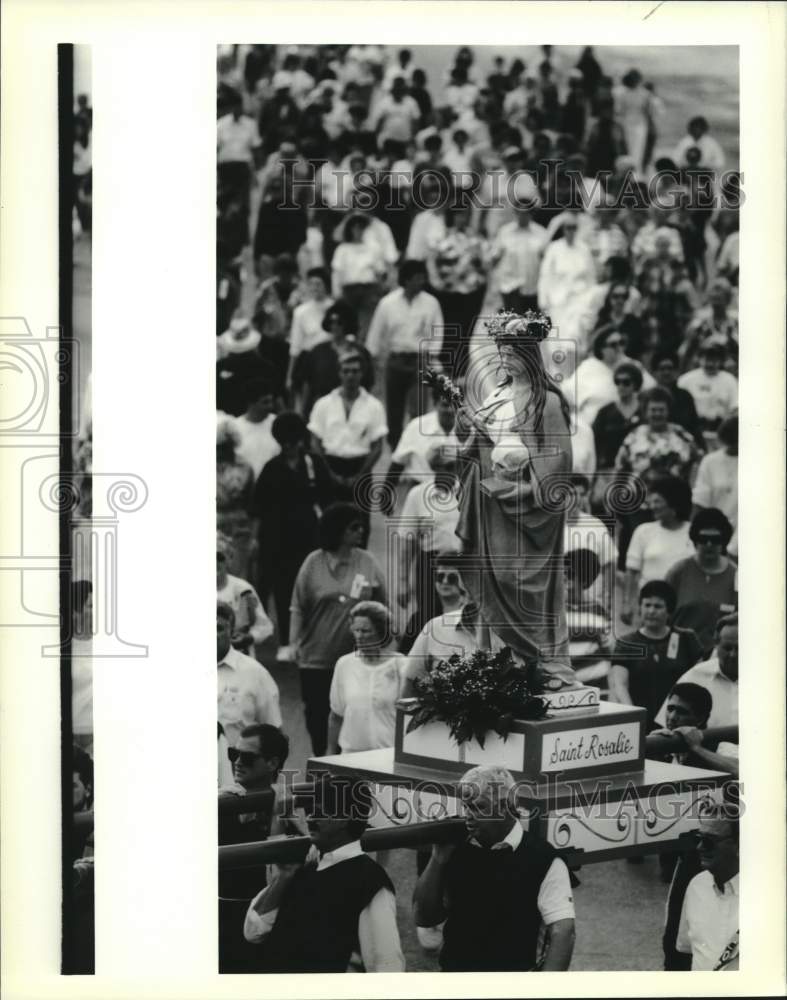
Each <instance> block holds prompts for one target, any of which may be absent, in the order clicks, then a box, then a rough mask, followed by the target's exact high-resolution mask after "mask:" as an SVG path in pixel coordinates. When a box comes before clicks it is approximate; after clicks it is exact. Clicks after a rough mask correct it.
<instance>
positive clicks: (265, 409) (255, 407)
mask: <svg viewBox="0 0 787 1000" xmlns="http://www.w3.org/2000/svg"><path fill="white" fill-rule="evenodd" d="M245 395H246V412H245V413H242V414H241V415H240V416H239V417H236V418H235V422H234V424H233V426H234V428H235V430H236V431H237V432H238V435H239V436H240V443H239V444H238V445H237V446H236V448H235V454H236V455H237V457H238V458H239V459H241V461H244V462H247V463H248V464H249V465H250V466H251V471H252V472H253V473H254V478H255V479H256V478H257V476H259V474H260V473H261V472H262V467H263V466H264V465H265V463H266V462H267V461H269V459H271V458H273V457H274V455H278V454H279V445H278V444H277V442H276V440H275V439H274V437H273V434H272V433H271V429H272V427H273V421H274V420H275V419H276V413H275V409H276V398H275V390H274V387H273V385H272V384H271V383H270V382H266V381H264V380H263V379H252V380H249V381H248V382H247V383H246V393H245Z"/></svg>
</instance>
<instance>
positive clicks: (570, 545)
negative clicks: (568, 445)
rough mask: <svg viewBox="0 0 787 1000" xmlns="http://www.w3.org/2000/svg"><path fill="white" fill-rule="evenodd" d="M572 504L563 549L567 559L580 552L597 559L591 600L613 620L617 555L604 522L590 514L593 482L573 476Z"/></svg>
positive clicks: (567, 516)
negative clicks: (583, 551)
mask: <svg viewBox="0 0 787 1000" xmlns="http://www.w3.org/2000/svg"><path fill="white" fill-rule="evenodd" d="M571 489H572V492H573V502H572V503H571V505H570V506H569V507H568V509H567V511H566V527H565V533H564V541H563V548H564V550H565V552H566V555H568V554H569V553H571V552H573V551H575V550H577V549H589V550H590V551H591V552H592V553H593V554H594V555H595V556H596V558H597V559H598V564H599V571H598V577H597V578H596V579H595V581H594V582H593V583H592V584H591V588H592V589H591V591H590V594H589V595H586V596H589V597H593V598H595V599H596V600H598V601H599V602H600V603H601V604H602V605H603V607H604V608H605V610H606V613H607V615H608V616H609V617H610V619H611V618H612V599H613V597H614V595H615V563H616V562H617V558H618V551H617V549H616V547H615V540H614V538H613V537H612V534H611V533H610V531H609V529H608V528H607V526H606V525H605V524H604V522H603V521H602V520H601V519H600V518H598V517H596V516H595V515H594V514H591V513H590V480H589V479H588V477H587V476H583V475H581V474H578V473H574V474H573V475H572V476H571Z"/></svg>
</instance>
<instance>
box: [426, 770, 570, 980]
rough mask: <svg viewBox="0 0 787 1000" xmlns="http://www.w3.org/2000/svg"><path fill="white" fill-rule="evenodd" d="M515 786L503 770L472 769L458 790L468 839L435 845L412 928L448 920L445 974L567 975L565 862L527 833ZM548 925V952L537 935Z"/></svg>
mask: <svg viewBox="0 0 787 1000" xmlns="http://www.w3.org/2000/svg"><path fill="white" fill-rule="evenodd" d="M514 789H515V782H514V779H513V777H512V775H511V774H510V773H509V772H508V771H507V770H506V769H505V768H503V767H492V766H485V767H474V768H472V769H471V770H469V771H467V772H466V773H465V774H464V775H463V777H462V779H461V782H460V786H459V790H460V794H461V797H462V806H463V809H464V813H465V825H466V827H467V833H468V838H467V840H465V841H464V842H463V843H462V844H460V845H458V846H454V845H452V844H439V845H438V844H435V845H434V846H433V848H432V856H431V859H430V861H429V864H428V865H427V867H426V869H425V870H424V872H423V873H422V874H421V876H420V877H419V879H418V883H417V884H416V887H415V892H414V894H413V901H414V916H415V922H416V924H417V925H418V926H419V927H434V926H436V925H437V924H439V923H440V922H441V921H443V920H444V921H445V926H444V927H443V948H442V951H441V953H440V967H441V969H442V970H443V971H444V972H492V971H494V972H525V971H528V970H533V969H537V970H538V971H543V972H558V971H565V970H566V969H568V967H569V965H570V962H571V955H572V952H573V948H574V902H573V898H572V894H571V884H570V879H569V873H568V869H567V868H566V865H565V863H564V862H563V861H562V860H561V859H560V858H558V857H557V855H556V854H555V851H554V849H553V848H552V847H551V846H550V845H549V844H547V843H546V842H545V841H541V840H538V839H537V838H535V837H534V836H533V835H532V834H530V833H525V832H524V830H523V827H522V825H521V823H520V821H519V817H518V815H517V812H516V806H515V802H514V800H513V799H514V794H515V791H514ZM542 924H543V925H544V926H545V950H544V952H543V954H542V955H541V956H539V954H538V951H539V948H538V945H539V934H540V931H541V926H542Z"/></svg>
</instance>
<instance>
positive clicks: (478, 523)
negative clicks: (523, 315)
mask: <svg viewBox="0 0 787 1000" xmlns="http://www.w3.org/2000/svg"><path fill="white" fill-rule="evenodd" d="M523 413H524V419H523ZM456 431H457V435H458V436H459V438H460V440H461V441H462V456H463V471H462V478H461V495H460V519H459V525H458V527H457V535H458V536H459V537H460V539H461V540H462V545H463V550H462V551H463V555H462V560H463V564H465V565H463V570H462V578H463V582H464V583H465V586H466V587H467V589H468V591H469V593H470V596H471V598H472V600H473V601H475V603H476V604H478V605H479V607H480V609H481V620H482V621H483V622H484V623H485V625H486V626H487V627H488V628H489V629H491V631H492V632H494V633H495V634H496V636H497V637H498V638H499V639H500V641H501V642H502V643H503V644H505V645H507V646H509V647H510V648H511V650H512V652H513V653H514V655H515V657H517V658H519V659H521V660H534V659H535V660H537V661H538V664H539V672H540V673H541V675H542V677H543V679H544V680H545V681H546V682H547V686H548V687H549V686H553V687H559V686H561V684H560V683H558V682H562V684H563V685H572V684H575V683H576V679H575V676H574V671H573V669H572V667H571V661H570V658H569V653H568V626H567V621H566V609H565V596H564V587H563V528H564V523H565V510H564V509H562V506H563V505H562V504H561V503H560V500H561V497H562V496H564V493H563V491H562V490H561V489H560V486H559V480H560V479H561V478H562V479H563V480H564V481H565V478H566V477H567V476H568V475H569V474H570V472H571V437H570V429H569V427H568V425H567V424H566V421H565V418H564V416H563V413H562V410H561V406H560V400H559V398H558V397H557V395H556V394H555V393H553V392H547V394H546V403H545V406H544V412H543V420H542V426H541V433H540V434H539V433H538V432H537V429H536V428H535V426H534V415H533V414H532V413H530V414H527V413H526V411H525V406H524V404H523V401H522V400H521V399H519V398H516V397H515V393H514V390H513V387H512V386H502V387H499V388H498V389H496V390H495V391H494V392H492V393H491V394H490V395H489V396H487V397H486V399H485V400H484V402H483V404H482V405H481V406H479V407H476V408H473V407H472V406H470V405H468V403H465V406H464V407H463V409H462V410H460V411H459V413H458V415H457V425H456ZM503 477H505V478H506V479H508V478H510V479H511V480H512V481H515V482H521V481H523V480H524V481H527V482H530V483H531V484H532V485H533V486H534V488H535V492H534V493H533V494H532V495H530V496H528V497H525V498H522V497H519V498H513V499H503V498H497V499H496V498H495V497H494V496H491V495H487V491H488V489H489V485H488V484H490V483H491V486H492V489H493V490H494V489H495V481H497V484H498V485H499V484H500V480H501V478H503ZM484 480H486V481H487V482H486V484H484V483H483V481H484ZM539 486H540V487H541V489H540V490H539ZM545 501H546V502H545ZM465 566H466V568H465ZM490 645H491V643H490ZM550 681H551V684H550V683H549V682H550Z"/></svg>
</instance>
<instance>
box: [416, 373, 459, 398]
mask: <svg viewBox="0 0 787 1000" xmlns="http://www.w3.org/2000/svg"><path fill="white" fill-rule="evenodd" d="M423 381H424V385H428V386H429V388H430V389H434V390H435V391H436V392H437V394H438V396H439V397H440V398H441V399H443V400H445V402H447V403H451V404H452V405H454V406H461V405H462V403H463V402H464V400H465V394H464V392H463V391H462V389H461V387H460V386H458V385H457V384H456V383H455V382H453V381H452V380H451V379H450V378H449V377H448V376H447V375H443V373H442V372H439V371H437V370H436V369H435V368H427V369H426V372H425V374H424V379H423Z"/></svg>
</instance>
